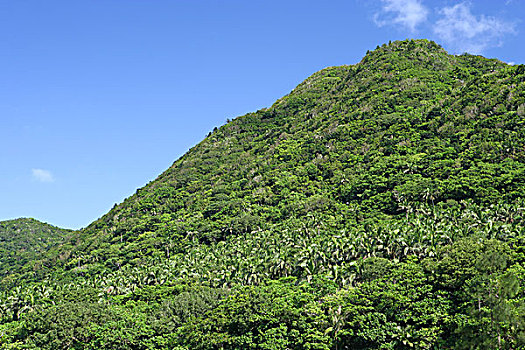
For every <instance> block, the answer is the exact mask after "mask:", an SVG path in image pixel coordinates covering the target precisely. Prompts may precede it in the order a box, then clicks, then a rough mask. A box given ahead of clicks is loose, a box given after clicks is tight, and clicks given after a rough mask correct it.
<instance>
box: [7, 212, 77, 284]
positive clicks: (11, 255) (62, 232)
mask: <svg viewBox="0 0 525 350" xmlns="http://www.w3.org/2000/svg"><path fill="white" fill-rule="evenodd" d="M71 232H72V231H71V230H67V229H62V228H59V227H56V226H52V225H49V224H46V223H43V222H40V221H38V220H35V219H31V218H20V219H15V220H6V221H0V280H1V279H6V280H4V282H3V283H7V280H10V279H14V278H16V275H18V274H19V273H21V272H23V271H21V270H22V268H26V269H27V268H28V266H26V264H29V265H30V264H31V263H35V262H36V261H38V260H39V259H41V257H42V255H44V254H45V253H46V252H47V251H48V250H49V249H51V248H52V247H54V246H57V245H59V244H60V243H63V242H65V241H66V238H67V236H68V235H70V234H71ZM33 267H34V268H38V266H33Z"/></svg>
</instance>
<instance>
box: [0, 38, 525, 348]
mask: <svg viewBox="0 0 525 350" xmlns="http://www.w3.org/2000/svg"><path fill="white" fill-rule="evenodd" d="M524 123H525V66H523V65H516V66H509V65H506V64H504V63H502V62H500V61H498V60H495V59H486V58H484V57H481V56H472V55H460V56H453V55H449V54H448V53H447V52H445V51H444V50H443V49H442V48H441V47H440V46H439V45H437V44H436V43H434V42H431V41H427V40H407V41H400V42H394V43H390V44H389V45H383V46H381V47H378V48H377V49H376V50H374V51H372V52H368V53H367V54H366V56H365V57H364V58H363V60H362V61H361V62H360V63H358V64H355V65H349V66H342V67H330V68H326V69H324V70H322V71H320V72H317V73H315V74H313V75H312V76H311V77H309V78H308V79H306V80H305V81H304V82H303V83H301V84H300V85H299V86H298V87H297V88H295V89H294V90H293V91H292V92H291V93H290V94H288V95H287V96H285V97H283V98H281V99H279V100H278V101H277V102H276V103H275V104H274V105H273V106H271V107H270V108H267V109H263V110H260V111H257V112H255V113H249V114H247V115H244V116H241V117H238V118H236V119H234V120H233V121H231V122H228V123H227V124H226V125H223V126H222V127H220V128H218V129H215V130H213V131H212V132H210V134H209V135H208V136H207V137H206V138H205V139H204V140H203V141H202V142H201V143H199V144H198V145H196V146H195V147H193V148H192V149H191V150H189V151H188V152H187V153H186V154H185V155H184V156H182V157H181V158H180V159H178V160H177V161H175V163H174V164H173V165H172V166H171V167H170V168H169V169H168V170H166V171H165V172H164V173H163V174H161V175H160V176H159V177H158V178H157V179H155V180H154V181H152V182H151V183H149V184H148V185H146V186H145V187H143V188H141V189H139V190H137V192H136V194H135V195H133V196H131V197H130V198H128V199H126V200H125V201H124V202H123V203H121V204H119V205H117V206H115V207H114V208H113V209H112V210H111V211H110V212H109V213H107V214H106V215H104V216H103V217H102V218H100V219H99V220H97V221H95V222H94V223H92V224H91V225H89V226H88V227H87V228H85V229H83V230H81V231H78V232H75V233H74V234H73V235H71V238H70V239H69V240H68V241H67V242H65V243H64V244H62V245H60V246H56V247H54V248H53V249H51V250H49V251H48V252H47V253H46V254H45V256H44V257H43V258H42V259H40V260H38V261H37V262H34V263H33V266H34V269H33V270H32V271H29V270H26V272H25V273H24V274H22V275H21V276H20V277H19V279H18V281H19V282H18V284H19V286H18V287H17V288H8V287H5V288H4V289H5V291H4V292H3V295H0V297H1V299H0V300H4V301H6V300H11V301H10V302H4V303H3V307H2V308H0V309H1V310H2V315H3V316H2V320H3V324H2V326H0V334H4V335H3V336H2V337H3V338H0V339H1V340H0V344H5V345H4V346H5V347H7V346H12V348H16V346H19V348H24V346H25V347H26V348H31V347H33V348H43V349H56V348H66V349H69V348H78V349H90V348H97V349H408V348H417V349H431V348H434V349H437V348H469V349H470V348H486V349H492V348H498V347H500V348H507V349H515V348H519V347H522V346H523V344H525V320H524V315H525V269H524V267H523V266H524V263H525V242H524V239H525V215H524V212H523V211H524V210H525V209H524V208H525V129H524V128H523V125H524ZM51 300H52V301H51ZM2 332H3V333H2ZM2 342H3V343H2ZM8 344H9V345H8ZM7 348H8V347H7Z"/></svg>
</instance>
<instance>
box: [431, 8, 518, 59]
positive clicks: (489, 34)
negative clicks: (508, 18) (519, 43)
mask: <svg viewBox="0 0 525 350" xmlns="http://www.w3.org/2000/svg"><path fill="white" fill-rule="evenodd" d="M439 14H440V15H441V18H440V19H439V20H438V21H437V22H436V23H435V24H434V33H435V34H436V35H437V36H438V37H439V38H440V39H441V40H442V41H443V42H444V43H445V44H448V46H450V47H451V49H452V50H454V51H456V52H458V53H463V52H468V53H472V54H481V53H482V52H483V51H484V50H485V49H487V48H489V47H496V46H501V45H502V38H503V37H504V36H505V35H506V34H510V33H515V30H514V24H512V23H508V22H505V21H503V20H501V19H497V18H495V17H490V16H484V15H481V16H475V15H473V14H472V13H471V11H470V3H467V2H462V3H459V4H456V5H454V6H452V7H444V8H443V9H441V10H440V11H439Z"/></svg>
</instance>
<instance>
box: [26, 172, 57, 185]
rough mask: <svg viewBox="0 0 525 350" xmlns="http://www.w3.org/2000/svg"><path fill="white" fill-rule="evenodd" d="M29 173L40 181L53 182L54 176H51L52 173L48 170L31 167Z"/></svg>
mask: <svg viewBox="0 0 525 350" xmlns="http://www.w3.org/2000/svg"><path fill="white" fill-rule="evenodd" d="M31 173H32V174H33V179H35V180H37V181H40V182H53V181H55V178H54V177H53V174H51V172H50V171H49V170H44V169H31Z"/></svg>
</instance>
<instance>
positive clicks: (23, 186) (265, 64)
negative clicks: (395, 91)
mask: <svg viewBox="0 0 525 350" xmlns="http://www.w3.org/2000/svg"><path fill="white" fill-rule="evenodd" d="M524 16H525V0H508V1H504V0H501V1H500V0H498V1H494V0H490V1H489V0H485V1H437V0H436V1H430V0H370V1H364V0H346V1H304V0H303V1H286V0H279V1H274V0H264V1H259V0H250V1H246V0H243V1H237V0H235V1H233V0H232V1H227V0H224V1H211V0H210V1H204V0H202V1H199V0H171V1H168V0H155V1H147V0H89V1H88V0H77V1H71V0H63V1H59V0H46V1H41V0H15V1H13V0H0V73H1V77H2V79H1V82H0V220H5V219H11V218H16V217H34V218H36V219H39V220H42V221H45V222H49V223H51V224H54V225H58V226H62V227H68V228H80V227H84V226H87V225H88V224H89V223H90V222H92V221H93V220H95V219H97V218H98V217H100V216H101V215H103V214H104V213H106V212H107V211H108V210H109V209H110V208H111V207H112V206H113V205H114V204H115V203H118V202H121V201H122V200H123V199H124V198H126V197H128V196H129V195H131V194H133V193H134V192H135V190H136V189H137V188H138V187H141V186H143V185H145V184H146V183H147V182H149V181H151V180H154V179H155V177H156V176H157V175H159V174H160V173H161V172H162V171H163V170H165V169H166V168H168V167H169V166H170V165H171V164H172V163H173V161H175V160H176V159H177V158H178V157H180V156H181V155H182V154H184V153H185V152H186V151H187V150H188V149H189V148H190V147H192V146H193V145H195V144H197V143H198V142H199V141H201V140H202V139H203V138H204V137H205V136H206V134H207V133H208V132H209V131H211V130H212V129H213V128H214V127H215V126H220V125H222V124H224V123H225V122H226V119H227V118H230V119H233V118H235V117H236V116H239V115H243V114H245V113H247V112H251V111H256V110H258V109H261V108H264V107H268V106H270V105H271V104H272V103H273V102H274V101H275V100H276V99H278V98H279V97H281V96H283V95H285V94H287V93H288V92H290V91H291V90H292V89H293V88H294V87H295V86H296V85H297V84H299V83H300V82H301V81H302V80H304V79H305V78H307V77H308V76H309V75H311V74H312V73H314V72H315V71H317V70H319V69H322V68H324V67H327V66H335V65H342V64H354V63H357V62H359V61H360V59H361V58H362V56H363V55H364V54H365V53H366V51H367V50H372V49H374V48H375V47H376V46H377V45H381V44H383V43H385V42H388V41H389V40H399V39H406V38H428V39H432V40H435V41H436V42H438V43H439V44H441V45H442V46H443V47H445V49H447V50H448V51H449V52H451V53H462V52H465V51H468V52H471V53H475V54H483V55H484V56H487V57H496V58H499V59H501V60H503V61H505V62H509V63H513V64H523V63H525V49H524V47H525V42H524V40H523V38H524V34H525V27H524V23H523V20H524Z"/></svg>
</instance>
